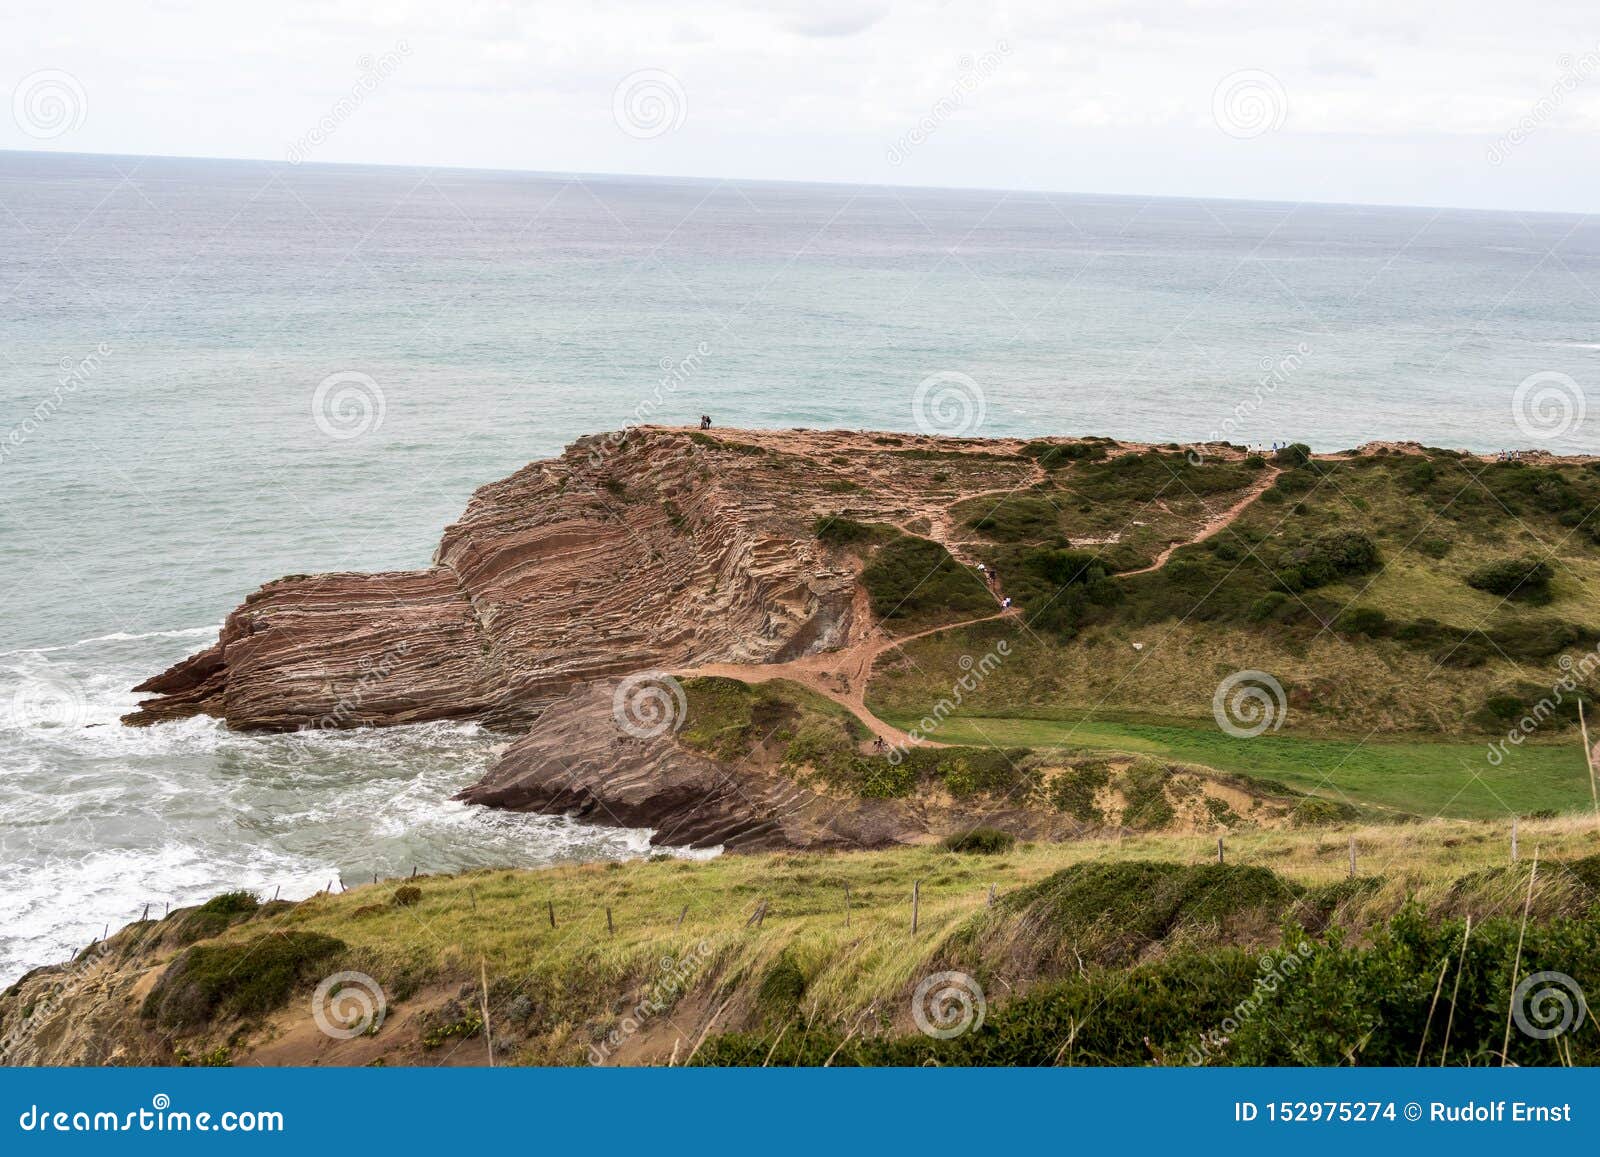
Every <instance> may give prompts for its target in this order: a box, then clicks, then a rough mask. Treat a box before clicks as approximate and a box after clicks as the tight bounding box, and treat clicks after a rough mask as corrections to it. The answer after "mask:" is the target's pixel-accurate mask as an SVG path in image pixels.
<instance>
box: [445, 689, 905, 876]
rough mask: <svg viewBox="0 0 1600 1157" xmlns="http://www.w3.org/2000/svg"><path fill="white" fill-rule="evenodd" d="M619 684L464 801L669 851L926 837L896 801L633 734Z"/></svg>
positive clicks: (585, 698) (504, 758) (545, 727)
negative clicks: (576, 823)
mask: <svg viewBox="0 0 1600 1157" xmlns="http://www.w3.org/2000/svg"><path fill="white" fill-rule="evenodd" d="M617 687H618V682H617V681H616V680H600V681H596V682H593V683H586V684H583V685H581V686H579V687H576V688H574V689H573V690H572V691H571V692H569V693H568V694H567V695H566V696H565V697H563V698H562V699H560V700H558V701H557V702H556V703H554V704H552V705H551V707H550V708H549V710H547V711H546V712H545V714H544V716H543V717H542V718H541V719H540V720H539V722H538V723H537V724H535V725H534V727H533V729H532V730H531V731H530V732H529V733H528V734H527V735H525V736H524V737H523V738H521V739H519V740H517V742H515V743H513V744H512V745H511V746H510V747H509V748H507V749H506V751H505V752H504V753H503V754H502V755H501V757H500V759H499V761H498V762H497V763H496V764H495V766H494V767H493V768H491V769H490V771H489V773H488V774H487V775H485V776H484V777H483V779H481V780H480V781H479V782H477V783H476V784H474V785H473V786H472V787H470V788H468V789H467V790H466V791H464V792H462V793H461V794H460V795H459V796H458V797H457V798H458V799H462V800H465V801H466V802H468V803H480V804H488V805H489V806H491V807H502V808H508V809H510V810H512V811H537V812H554V813H565V814H567V815H571V816H573V817H574V818H576V819H583V820H589V821H592V822H594V823H601V824H607V825H615V826H620V827H650V828H654V829H655V833H654V836H653V837H652V842H653V843H656V844H659V845H663V846H676V847H696V848H709V847H717V846H719V845H721V846H722V847H725V848H728V849H737V850H740V851H753V850H756V849H762V848H778V847H796V848H872V847H885V846H888V845H890V844H896V843H915V842H918V841H919V840H922V839H925V838H927V827H926V824H925V823H923V822H922V820H921V818H920V816H919V815H918V814H917V812H916V809H914V808H911V807H908V806H906V805H905V804H903V803H900V802H898V801H889V800H835V799H830V798H828V797H825V796H821V795H817V794H815V793H813V792H810V791H807V790H806V789H805V788H802V787H799V786H798V785H796V784H795V782H794V780H793V779H791V778H789V777H788V776H784V775H781V774H776V773H773V772H771V771H766V770H763V769H760V768H758V767H754V766H748V765H747V766H742V767H741V766H730V765H729V764H726V763H722V762H720V761H718V760H715V759H711V758H708V757H706V756H705V755H702V754H700V753H698V752H695V751H691V750H689V749H688V748H687V747H684V746H682V745H681V744H679V743H678V742H677V741H676V739H675V738H674V736H673V734H672V732H671V730H669V729H663V731H662V732H661V734H659V735H630V734H628V733H627V732H626V731H624V730H623V729H622V728H620V727H619V726H618V725H617V721H616V718H615V711H614V706H613V705H614V703H615V695H616V691H617Z"/></svg>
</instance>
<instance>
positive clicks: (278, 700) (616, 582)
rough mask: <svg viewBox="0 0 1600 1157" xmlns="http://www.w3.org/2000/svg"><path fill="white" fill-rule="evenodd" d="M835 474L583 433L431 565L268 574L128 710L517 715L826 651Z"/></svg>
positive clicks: (831, 631) (491, 496) (678, 443)
mask: <svg viewBox="0 0 1600 1157" xmlns="http://www.w3.org/2000/svg"><path fill="white" fill-rule="evenodd" d="M840 437H841V438H843V439H847V440H848V439H851V438H852V436H850V435H840ZM856 440H857V441H859V439H856ZM1014 472H1017V473H1020V471H1014ZM832 473H833V472H830V471H827V470H818V469H816V468H815V463H814V462H812V461H811V459H810V458H809V455H808V454H804V453H803V454H798V455H796V454H785V453H780V452H779V451H777V450H764V449H761V448H759V447H756V446H752V445H750V444H747V443H734V444H724V443H721V442H719V441H717V440H715V439H710V438H703V437H702V438H695V437H692V436H690V435H686V434H684V433H681V432H676V431H665V430H637V431H632V432H630V433H629V434H628V435H627V436H626V437H625V438H624V437H620V436H618V435H597V436H594V437H591V438H585V439H582V440H580V441H578V442H576V443H574V444H573V445H572V446H571V447H570V448H569V449H568V450H567V452H566V453H565V454H564V455H562V457H560V458H558V459H554V460H552V461H548V462H538V463H534V464H533V465H530V466H528V467H526V468H524V469H522V470H520V471H518V472H517V473H516V474H513V475H512V476H511V477H509V478H506V479H503V480H501V481H499V482H494V483H491V484H489V485H487V486H485V487H483V488H482V489H480V490H479V491H478V492H477V493H476V494H475V495H474V496H473V498H472V501H471V503H470V504H469V505H468V507H467V510H466V512H465V513H464V514H463V515H462V517H461V520H460V521H459V522H457V523H455V524H454V525H452V526H450V527H449V528H448V529H447V530H446V531H445V534H444V538H443V541H442V543H441V544H440V547H439V550H438V552H437V554H436V556H435V559H434V565H433V566H432V567H430V568H428V569H426V570H418V571H401V572H392V573H386V574H372V575H363V574H329V575H316V576H295V577H290V578H285V579H280V580H278V581H276V582H272V583H269V584H267V585H266V586H264V587H262V588H261V589H260V590H259V591H257V592H256V593H255V594H253V595H251V596H250V598H249V599H247V600H246V601H245V603H244V605H243V606H241V607H240V608H239V609H238V610H236V611H234V612H233V614H231V615H230V616H229V617H228V620H227V622H226V624H225V625H224V627H223V630H222V633H221V636H220V638H219V639H218V641H217V642H216V644H214V645H213V646H211V647H209V648H207V649H206V650H205V651H202V652H201V653H199V654H197V655H194V656H192V657H191V658H189V659H186V660H184V661H183V662H181V663H179V664H177V665H176V666H174V667H172V668H171V669H169V670H168V671H165V672H163V673H162V674H160V675H158V676H156V677H154V678H152V679H150V680H148V681H147V682H145V683H143V684H141V685H140V686H139V687H138V688H136V690H139V691H147V692H151V693H152V694H153V695H154V696H155V698H152V699H149V700H147V701H145V702H144V703H142V704H141V705H140V708H139V710H138V711H136V712H134V713H133V714H131V715H129V716H128V717H127V719H126V722H128V723H133V724H145V723H154V722H158V721H160V720H164V719H174V718H181V717H184V716H187V715H193V714H198V713H204V714H209V715H214V716H218V717H220V718H222V719H225V720H226V721H227V722H228V723H229V724H230V725H231V726H234V727H239V728H246V729H250V728H254V729H270V730H292V729H297V728H301V727H354V726H370V725H387V724H397V723H410V722H417V721H421V720H427V719H447V718H477V719H483V720H485V721H488V722H490V723H496V724H500V725H505V726H525V725H526V724H527V723H529V722H531V721H532V720H533V719H535V718H537V717H538V715H539V713H540V712H541V711H542V710H543V709H544V708H545V707H546V706H547V705H548V704H549V703H550V702H551V701H553V700H554V699H555V698H557V697H559V696H560V695H562V694H564V693H565V692H566V691H567V689H568V688H570V687H572V686H573V685H574V684H575V683H578V682H581V681H583V680H588V679H594V678H600V677H604V676H607V675H613V674H621V673H625V672H629V671H636V670H640V669H643V668H649V667H654V666H682V665H691V664H696V663H703V662H719V661H720V662H743V663H761V662H770V661H775V660H782V659H787V658H792V657H794V656H796V655H801V654H806V653H810V652H812V651H816V650H822V649H827V648H829V647H831V646H834V645H837V642H838V641H839V640H840V639H842V638H843V637H844V635H845V634H846V633H847V632H848V631H849V629H850V626H851V617H852V613H853V611H852V590H853V583H854V576H853V574H852V573H851V572H850V571H849V569H848V568H847V567H844V566H842V565H841V564H840V563H839V562H838V561H837V560H834V559H831V558H830V557H829V556H828V554H827V552H826V551H825V550H824V549H823V548H822V547H821V545H820V544H819V543H818V542H817V541H816V539H815V538H814V537H813V536H812V535H811V534H810V533H809V525H810V521H811V520H812V519H814V518H815V517H816V515H817V513H818V512H819V511H821V510H823V509H826V508H828V507H829V505H830V503H831V504H832V505H834V506H836V505H837V499H836V498H833V499H830V492H829V491H828V490H827V489H826V485H825V484H826V483H827V482H828V481H829V480H830V477H831V475H832ZM880 501H882V502H884V503H886V504H889V505H892V502H893V495H892V494H890V495H888V496H887V497H886V498H885V499H882V500H880Z"/></svg>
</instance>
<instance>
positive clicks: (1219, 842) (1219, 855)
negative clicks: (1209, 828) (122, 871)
mask: <svg viewBox="0 0 1600 1157" xmlns="http://www.w3.org/2000/svg"><path fill="white" fill-rule="evenodd" d="M1222 862H1223V859H1222V837H1221V836H1218V837H1217V863H1219V864H1220V863H1222Z"/></svg>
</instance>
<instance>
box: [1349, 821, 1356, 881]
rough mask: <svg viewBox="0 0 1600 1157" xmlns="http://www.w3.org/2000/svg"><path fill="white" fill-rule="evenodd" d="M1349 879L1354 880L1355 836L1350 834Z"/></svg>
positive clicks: (1353, 833)
mask: <svg viewBox="0 0 1600 1157" xmlns="http://www.w3.org/2000/svg"><path fill="white" fill-rule="evenodd" d="M1350 878H1351V879H1352V880H1353V879H1355V878H1356V834H1355V832H1351V833H1350Z"/></svg>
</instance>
